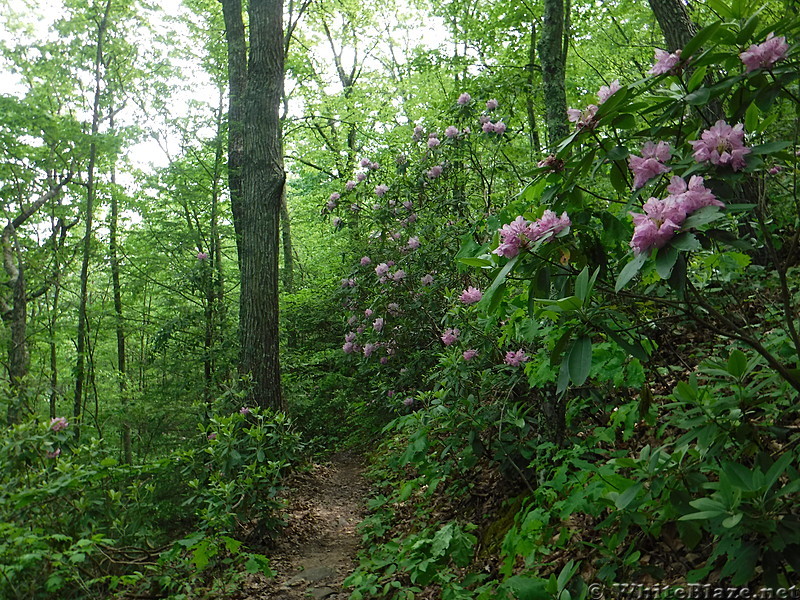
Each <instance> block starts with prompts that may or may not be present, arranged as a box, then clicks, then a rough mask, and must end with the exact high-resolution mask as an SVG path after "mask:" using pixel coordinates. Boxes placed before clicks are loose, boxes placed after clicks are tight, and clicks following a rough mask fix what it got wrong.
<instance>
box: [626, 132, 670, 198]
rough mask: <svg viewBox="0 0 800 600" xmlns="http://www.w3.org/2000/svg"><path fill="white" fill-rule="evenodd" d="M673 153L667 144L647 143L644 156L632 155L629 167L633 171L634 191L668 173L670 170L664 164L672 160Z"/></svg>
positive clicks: (643, 151)
mask: <svg viewBox="0 0 800 600" xmlns="http://www.w3.org/2000/svg"><path fill="white" fill-rule="evenodd" d="M670 156H671V153H670V148H669V144H668V143H667V142H658V144H654V143H653V142H645V144H644V146H643V147H642V156H636V155H631V157H630V158H629V159H628V165H629V166H630V169H631V171H633V189H635V190H638V189H639V188H641V187H643V186H644V184H645V183H647V182H648V181H650V180H651V179H652V178H653V177H657V176H658V175H661V174H662V173H668V172H669V171H670V168H669V167H668V166H667V165H665V164H664V163H665V162H666V161H668V160H669V159H670Z"/></svg>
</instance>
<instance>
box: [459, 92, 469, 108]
mask: <svg viewBox="0 0 800 600" xmlns="http://www.w3.org/2000/svg"><path fill="white" fill-rule="evenodd" d="M470 100H472V96H470V95H469V94H468V93H467V92H464V93H463V94H461V95H460V96H459V97H458V103H459V104H460V105H461V106H465V105H467V104H469V101H470Z"/></svg>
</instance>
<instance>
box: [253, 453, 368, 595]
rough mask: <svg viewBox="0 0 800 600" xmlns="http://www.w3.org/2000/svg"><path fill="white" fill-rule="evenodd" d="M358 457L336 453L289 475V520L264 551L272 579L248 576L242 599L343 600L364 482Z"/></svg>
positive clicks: (356, 534) (356, 541)
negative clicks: (282, 531)
mask: <svg viewBox="0 0 800 600" xmlns="http://www.w3.org/2000/svg"><path fill="white" fill-rule="evenodd" d="M361 471H362V467H361V464H360V461H359V458H358V457H356V456H352V455H349V454H338V455H334V456H333V457H332V458H331V461H330V462H329V463H326V464H317V465H314V466H313V468H312V469H311V471H309V472H307V473H301V474H299V475H296V476H294V477H293V478H292V479H291V480H290V481H289V490H288V494H287V497H288V498H289V501H290V503H289V507H288V509H287V512H288V516H287V522H288V525H287V527H286V528H285V529H284V535H283V536H282V537H281V538H280V539H279V540H278V543H277V547H276V548H275V549H274V550H273V551H271V552H270V553H269V557H270V561H271V566H272V568H273V570H275V571H276V572H277V573H278V574H277V576H276V577H275V579H272V580H268V579H265V578H253V579H250V580H249V581H247V583H246V584H245V586H244V588H243V589H242V590H241V591H242V598H243V599H244V600H267V599H269V600H300V599H303V600H307V599H309V598H326V599H327V600H346V599H347V598H348V597H349V595H350V594H349V593H348V592H346V591H342V587H341V584H342V581H343V580H344V578H345V577H347V576H348V575H349V574H350V573H352V571H353V568H354V567H355V565H356V562H355V557H356V550H357V548H358V542H359V537H358V533H357V532H356V525H357V524H358V523H359V522H360V521H361V519H362V518H363V516H364V514H363V510H364V508H363V507H364V502H365V497H366V494H367V491H368V490H367V484H366V482H365V481H364V479H363V478H362V476H361Z"/></svg>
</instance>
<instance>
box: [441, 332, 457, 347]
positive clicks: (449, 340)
mask: <svg viewBox="0 0 800 600" xmlns="http://www.w3.org/2000/svg"><path fill="white" fill-rule="evenodd" d="M460 334H461V331H459V330H458V329H457V328H449V329H445V331H444V334H442V342H444V345H445V346H451V345H453V344H454V343H455V342H456V340H458V336H459V335H460Z"/></svg>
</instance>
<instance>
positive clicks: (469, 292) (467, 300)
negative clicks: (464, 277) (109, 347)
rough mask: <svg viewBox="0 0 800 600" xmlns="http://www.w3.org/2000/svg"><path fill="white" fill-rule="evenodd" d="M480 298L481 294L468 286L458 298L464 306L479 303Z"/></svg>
mask: <svg viewBox="0 0 800 600" xmlns="http://www.w3.org/2000/svg"><path fill="white" fill-rule="evenodd" d="M481 298H483V292H481V291H480V290H479V289H478V288H475V287H472V286H469V287H468V288H467V289H465V290H464V291H463V292H461V295H460V296H459V297H458V299H459V300H461V302H463V303H464V304H475V303H476V302H480V300H481Z"/></svg>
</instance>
